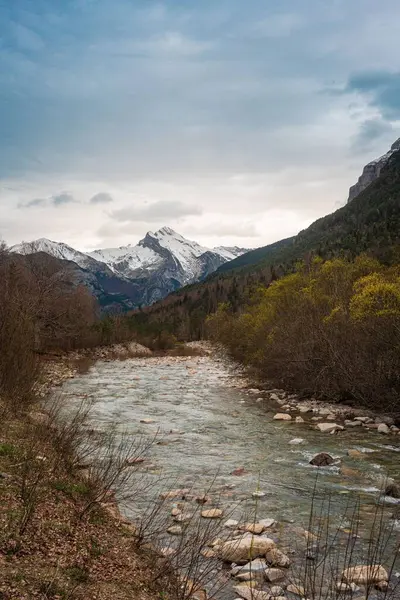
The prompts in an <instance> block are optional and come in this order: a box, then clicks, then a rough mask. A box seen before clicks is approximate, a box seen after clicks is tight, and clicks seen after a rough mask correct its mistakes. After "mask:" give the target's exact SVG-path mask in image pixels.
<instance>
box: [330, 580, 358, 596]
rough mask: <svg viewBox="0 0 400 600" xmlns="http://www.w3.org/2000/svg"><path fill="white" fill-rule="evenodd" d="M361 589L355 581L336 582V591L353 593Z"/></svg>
mask: <svg viewBox="0 0 400 600" xmlns="http://www.w3.org/2000/svg"><path fill="white" fill-rule="evenodd" d="M359 589H360V588H359V587H358V586H357V585H356V584H355V583H343V582H342V581H339V582H338V583H337V584H336V591H337V592H339V593H342V594H343V593H344V594H353V593H355V592H358V591H359Z"/></svg>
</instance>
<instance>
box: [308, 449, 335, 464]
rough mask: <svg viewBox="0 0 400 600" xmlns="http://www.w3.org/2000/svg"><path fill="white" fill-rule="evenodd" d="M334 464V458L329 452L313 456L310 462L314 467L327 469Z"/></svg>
mask: <svg viewBox="0 0 400 600" xmlns="http://www.w3.org/2000/svg"><path fill="white" fill-rule="evenodd" d="M333 462H335V459H334V458H333V456H331V455H330V454H328V453H327V452H320V453H319V454H316V455H315V456H313V458H312V459H311V460H310V465H313V466H314V467H327V466H328V465H331V464H332V463H333Z"/></svg>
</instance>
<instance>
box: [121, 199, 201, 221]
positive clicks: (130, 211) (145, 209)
mask: <svg viewBox="0 0 400 600" xmlns="http://www.w3.org/2000/svg"><path fill="white" fill-rule="evenodd" d="M202 213H203V211H202V209H201V208H200V207H199V206H195V205H191V204H184V203H183V202H178V201H174V200H171V201H168V200H166V201H164V202H162V201H161V200H159V201H158V202H153V203H152V204H149V205H147V206H138V207H135V206H127V207H125V208H121V209H120V210H116V211H114V212H112V213H111V217H112V218H113V219H115V220H116V221H120V222H127V221H151V222H157V221H163V220H164V219H170V218H177V217H185V216H189V215H201V214H202Z"/></svg>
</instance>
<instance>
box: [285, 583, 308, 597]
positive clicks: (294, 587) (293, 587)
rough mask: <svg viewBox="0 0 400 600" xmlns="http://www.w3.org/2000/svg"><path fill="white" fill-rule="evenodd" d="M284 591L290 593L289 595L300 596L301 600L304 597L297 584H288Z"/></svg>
mask: <svg viewBox="0 0 400 600" xmlns="http://www.w3.org/2000/svg"><path fill="white" fill-rule="evenodd" d="M286 591H287V592H290V593H291V594H295V596H301V598H305V597H306V592H305V589H304V587H303V586H302V585H300V584H299V583H290V584H289V585H288V586H287V588H286Z"/></svg>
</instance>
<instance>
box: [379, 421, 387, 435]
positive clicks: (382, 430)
mask: <svg viewBox="0 0 400 600" xmlns="http://www.w3.org/2000/svg"><path fill="white" fill-rule="evenodd" d="M377 431H378V433H384V434H388V433H390V429H389V427H388V426H387V425H386V423H379V425H378V429H377Z"/></svg>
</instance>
